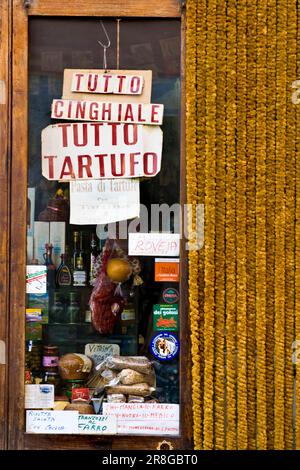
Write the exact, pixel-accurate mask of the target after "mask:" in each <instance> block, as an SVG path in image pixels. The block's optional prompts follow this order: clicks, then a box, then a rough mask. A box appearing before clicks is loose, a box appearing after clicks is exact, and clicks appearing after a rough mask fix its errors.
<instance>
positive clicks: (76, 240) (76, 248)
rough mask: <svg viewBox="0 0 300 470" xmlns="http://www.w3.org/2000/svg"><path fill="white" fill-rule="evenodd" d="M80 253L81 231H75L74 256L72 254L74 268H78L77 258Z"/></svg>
mask: <svg viewBox="0 0 300 470" xmlns="http://www.w3.org/2000/svg"><path fill="white" fill-rule="evenodd" d="M78 255H79V232H74V233H73V256H72V266H73V269H74V270H75V269H76V260H77V257H78Z"/></svg>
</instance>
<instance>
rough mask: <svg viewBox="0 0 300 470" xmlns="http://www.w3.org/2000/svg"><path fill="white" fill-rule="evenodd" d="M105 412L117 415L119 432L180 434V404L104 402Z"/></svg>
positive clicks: (109, 414)
mask: <svg viewBox="0 0 300 470" xmlns="http://www.w3.org/2000/svg"><path fill="white" fill-rule="evenodd" d="M103 414H106V415H108V416H113V415H115V416H116V417H117V423H118V426H117V433H118V434H136V435H138V434H140V435H141V434H147V435H174V436H176V435H178V434H179V405H174V404H164V403H103Z"/></svg>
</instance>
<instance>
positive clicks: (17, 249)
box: [0, 0, 192, 450]
mask: <svg viewBox="0 0 300 470" xmlns="http://www.w3.org/2000/svg"><path fill="white" fill-rule="evenodd" d="M25 3H26V5H27V7H25ZM28 5H29V6H28ZM180 5H181V2H180V0H163V1H162V0H119V1H117V2H111V1H108V0H79V1H77V2H74V1H72V0H64V1H63V2H62V1H61V0H51V1H48V0H47V1H46V0H33V1H29V2H24V0H14V1H13V9H12V141H11V142H12V164H11V175H12V176H11V188H12V189H11V210H10V213H11V231H10V246H11V262H10V313H9V318H10V323H9V380H8V391H9V397H10V399H9V400H8V448H9V449H24V448H25V449H43V450H45V449H49V448H51V449H91V450H92V449H94V450H95V449H106V450H107V449H123V450H124V449H149V450H150V449H157V448H158V446H159V442H161V441H163V440H164V436H118V435H116V436H80V435H72V437H71V436H68V435H64V436H55V435H34V434H26V433H25V422H24V373H23V372H24V362H25V351H24V349H25V348H24V342H25V336H24V335H25V315H23V312H24V310H25V265H26V249H25V247H26V216H25V214H26V206H25V201H27V161H28V118H27V115H28V17H29V16H49V17H51V16H53V17H54V16H70V17H72V16H86V17H89V16H99V17H104V16H106V17H108V16H109V17H118V18H120V17H134V18H137V17H144V18H146V17H147V18H181V36H182V48H181V85H182V92H181V123H182V124H181V188H180V189H181V203H182V204H184V203H185V202H186V183H185V98H184V97H185V66H184V63H185V60H184V58H185V14H184V11H182V10H181V7H180ZM0 176H1V175H0ZM0 214H1V206H0ZM181 245H182V246H181V261H180V263H181V283H180V290H181V293H180V294H181V295H180V311H181V329H180V340H181V354H180V399H181V407H180V408H181V419H180V423H181V434H180V436H179V437H170V438H167V439H166V440H167V441H170V442H171V444H172V446H173V448H174V449H181V450H184V449H192V399H191V354H190V339H189V337H190V335H189V333H188V332H189V315H188V295H187V294H188V286H187V273H188V270H187V252H186V250H185V240H182V242H181ZM0 332H1V324H0ZM0 381H1V377H0ZM0 383H1V382H0ZM0 419H1V412H0Z"/></svg>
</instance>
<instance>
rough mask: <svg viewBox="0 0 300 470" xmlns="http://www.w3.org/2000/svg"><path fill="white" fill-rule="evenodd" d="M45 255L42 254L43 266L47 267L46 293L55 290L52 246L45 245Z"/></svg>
mask: <svg viewBox="0 0 300 470" xmlns="http://www.w3.org/2000/svg"><path fill="white" fill-rule="evenodd" d="M45 250H46V253H44V260H45V265H46V266H47V291H48V292H49V291H50V290H51V289H54V288H55V270H56V268H55V265H54V264H53V261H52V250H53V246H52V245H51V244H50V245H49V244H48V243H46V245H45Z"/></svg>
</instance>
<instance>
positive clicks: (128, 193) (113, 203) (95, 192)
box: [70, 179, 140, 225]
mask: <svg viewBox="0 0 300 470" xmlns="http://www.w3.org/2000/svg"><path fill="white" fill-rule="evenodd" d="M139 185H140V183H139V181H138V180H137V179H122V180H119V179H118V180H114V179H109V180H92V181H71V182H70V206H71V210H70V223H71V224H76V225H90V224H91V225H93V224H108V223H113V222H118V221H120V220H127V219H133V218H135V217H138V216H139V211H140V186H139Z"/></svg>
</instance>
